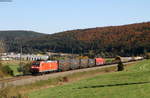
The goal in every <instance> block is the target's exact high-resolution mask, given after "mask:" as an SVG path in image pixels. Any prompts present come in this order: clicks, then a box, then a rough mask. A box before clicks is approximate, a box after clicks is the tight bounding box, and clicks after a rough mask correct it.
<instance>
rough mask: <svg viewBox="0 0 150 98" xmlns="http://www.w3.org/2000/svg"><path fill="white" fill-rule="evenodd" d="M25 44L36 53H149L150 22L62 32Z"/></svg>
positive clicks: (125, 54) (128, 54)
mask: <svg viewBox="0 0 150 98" xmlns="http://www.w3.org/2000/svg"><path fill="white" fill-rule="evenodd" d="M35 42H37V43H36V44H32V43H35ZM26 44H28V45H29V46H31V47H30V48H32V49H33V50H35V49H36V50H39V51H49V50H52V51H55V52H70V53H72V52H73V53H94V54H99V55H101V56H110V55H111V56H114V55H122V56H131V55H140V54H143V53H145V52H147V51H150V22H147V23H137V24H129V25H123V26H110V27H97V28H90V29H81V30H72V31H65V32H60V33H56V34H52V35H49V36H43V37H40V38H34V39H32V40H29V41H28V42H27V43H26Z"/></svg>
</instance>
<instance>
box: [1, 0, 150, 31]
mask: <svg viewBox="0 0 150 98" xmlns="http://www.w3.org/2000/svg"><path fill="white" fill-rule="evenodd" d="M1 1H4V0H0V30H32V31H37V32H41V33H49V34H52V33H57V32H62V31H67V30H74V29H84V28H93V27H103V26H115V25H124V24H132V23H140V22H148V21H150V12H149V10H150V6H149V5H150V0H12V2H1ZM6 1H7V0H6Z"/></svg>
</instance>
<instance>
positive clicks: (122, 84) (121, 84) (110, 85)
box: [78, 81, 150, 89]
mask: <svg viewBox="0 0 150 98" xmlns="http://www.w3.org/2000/svg"><path fill="white" fill-rule="evenodd" d="M148 83H150V81H147V82H133V83H120V84H107V85H93V86H84V87H79V88H78V89H84V88H103V87H113V86H127V85H135V84H136V85H137V84H148Z"/></svg>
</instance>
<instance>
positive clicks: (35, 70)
mask: <svg viewBox="0 0 150 98" xmlns="http://www.w3.org/2000/svg"><path fill="white" fill-rule="evenodd" d="M30 70H31V73H32V74H35V73H38V72H39V70H40V61H34V62H33V63H32V65H31V69H30Z"/></svg>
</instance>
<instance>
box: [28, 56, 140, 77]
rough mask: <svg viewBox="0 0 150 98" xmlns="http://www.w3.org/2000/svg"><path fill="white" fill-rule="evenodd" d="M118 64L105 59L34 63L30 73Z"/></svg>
mask: <svg viewBox="0 0 150 98" xmlns="http://www.w3.org/2000/svg"><path fill="white" fill-rule="evenodd" d="M141 59H143V58H123V59H122V60H123V61H122V62H130V61H136V60H141ZM110 64H116V62H115V61H113V62H106V60H105V59H104V58H95V59H69V60H58V61H51V60H47V61H33V63H32V65H31V68H30V72H31V73H32V74H43V73H49V72H59V71H69V70H75V69H82V68H89V67H96V66H103V65H110Z"/></svg>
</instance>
